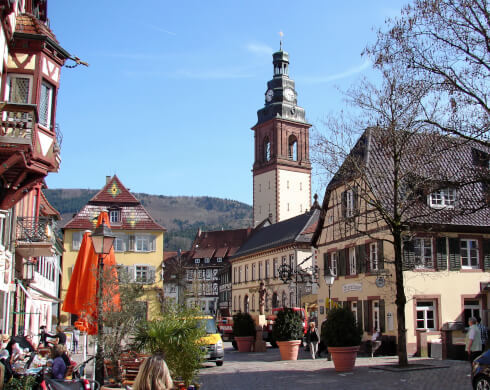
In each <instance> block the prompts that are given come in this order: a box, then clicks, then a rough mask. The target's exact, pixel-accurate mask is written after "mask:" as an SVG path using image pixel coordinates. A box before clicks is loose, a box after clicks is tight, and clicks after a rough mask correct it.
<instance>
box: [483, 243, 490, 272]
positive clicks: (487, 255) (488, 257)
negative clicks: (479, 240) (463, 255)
mask: <svg viewBox="0 0 490 390" xmlns="http://www.w3.org/2000/svg"><path fill="white" fill-rule="evenodd" d="M483 269H484V270H485V271H490V239H486V240H483Z"/></svg>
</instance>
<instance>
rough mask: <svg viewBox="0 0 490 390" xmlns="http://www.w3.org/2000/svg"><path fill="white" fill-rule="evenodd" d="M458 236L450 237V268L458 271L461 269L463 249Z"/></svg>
mask: <svg viewBox="0 0 490 390" xmlns="http://www.w3.org/2000/svg"><path fill="white" fill-rule="evenodd" d="M459 245H460V244H459V239H458V238H449V269H450V270H451V271H458V270H460V269H461V249H460V246H459Z"/></svg>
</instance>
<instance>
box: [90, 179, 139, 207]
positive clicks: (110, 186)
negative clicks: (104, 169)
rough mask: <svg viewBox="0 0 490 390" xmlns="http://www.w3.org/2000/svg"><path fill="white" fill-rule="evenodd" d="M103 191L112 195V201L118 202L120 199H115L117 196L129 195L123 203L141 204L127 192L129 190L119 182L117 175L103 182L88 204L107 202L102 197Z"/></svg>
mask: <svg viewBox="0 0 490 390" xmlns="http://www.w3.org/2000/svg"><path fill="white" fill-rule="evenodd" d="M105 193H107V194H109V195H110V196H112V198H113V201H114V203H116V202H117V203H119V202H121V201H119V202H118V201H117V200H116V198H117V197H119V196H127V197H129V199H128V200H124V201H123V203H137V204H141V202H140V201H139V200H138V199H136V197H135V196H134V195H133V194H132V193H131V192H129V190H128V189H127V188H126V187H125V186H124V185H123V184H122V183H121V180H119V178H118V177H117V175H114V176H112V178H111V179H110V180H109V181H108V182H107V183H106V184H105V186H104V187H102V189H101V190H100V191H99V192H97V193H96V194H95V195H94V196H93V197H92V198H91V199H90V200H89V201H88V204H90V203H92V202H103V203H109V202H110V201H108V200H107V199H103V196H104V195H105Z"/></svg>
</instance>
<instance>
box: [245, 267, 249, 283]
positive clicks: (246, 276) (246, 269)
mask: <svg viewBox="0 0 490 390" xmlns="http://www.w3.org/2000/svg"><path fill="white" fill-rule="evenodd" d="M246 282H248V264H247V265H245V283H246Z"/></svg>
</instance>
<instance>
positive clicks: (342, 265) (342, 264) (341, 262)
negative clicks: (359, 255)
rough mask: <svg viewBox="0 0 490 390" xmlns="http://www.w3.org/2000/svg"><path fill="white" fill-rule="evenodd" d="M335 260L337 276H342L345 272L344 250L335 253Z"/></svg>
mask: <svg viewBox="0 0 490 390" xmlns="http://www.w3.org/2000/svg"><path fill="white" fill-rule="evenodd" d="M337 258H338V259H339V264H338V272H339V276H343V275H345V270H346V266H345V251H344V250H340V251H338V252H337Z"/></svg>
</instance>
